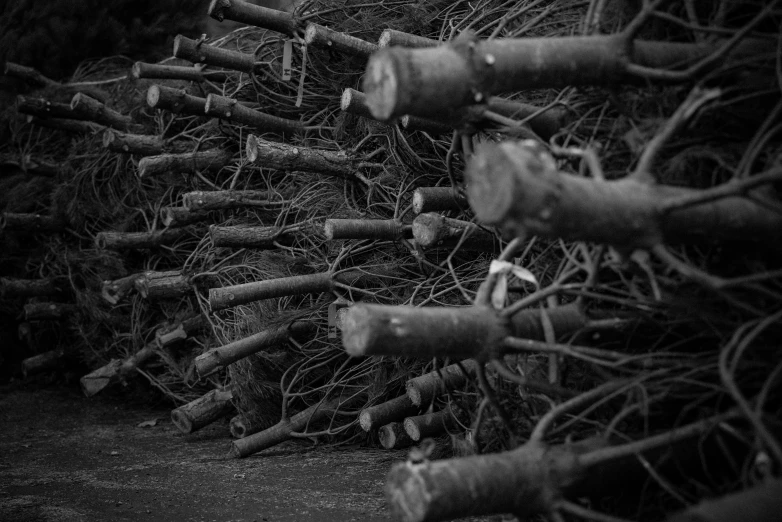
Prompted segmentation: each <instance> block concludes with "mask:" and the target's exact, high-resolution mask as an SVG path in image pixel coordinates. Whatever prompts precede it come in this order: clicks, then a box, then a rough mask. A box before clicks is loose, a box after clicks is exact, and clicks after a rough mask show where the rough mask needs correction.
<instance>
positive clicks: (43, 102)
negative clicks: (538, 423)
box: [16, 94, 84, 120]
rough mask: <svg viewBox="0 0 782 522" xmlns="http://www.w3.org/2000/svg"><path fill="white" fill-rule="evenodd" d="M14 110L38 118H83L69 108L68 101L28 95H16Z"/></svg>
mask: <svg viewBox="0 0 782 522" xmlns="http://www.w3.org/2000/svg"><path fill="white" fill-rule="evenodd" d="M16 111H17V112H18V113H21V114H29V115H30V116H37V117H39V118H65V119H71V120H83V119H84V118H82V117H80V114H79V113H77V112H76V111H74V110H73V109H72V108H71V105H70V104H69V103H62V102H52V101H49V100H47V99H44V98H32V97H29V96H22V95H21V94H20V95H19V96H17V97H16Z"/></svg>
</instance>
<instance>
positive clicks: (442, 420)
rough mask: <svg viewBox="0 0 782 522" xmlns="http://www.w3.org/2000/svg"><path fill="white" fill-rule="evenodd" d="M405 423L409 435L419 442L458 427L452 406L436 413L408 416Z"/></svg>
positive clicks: (411, 438)
mask: <svg viewBox="0 0 782 522" xmlns="http://www.w3.org/2000/svg"><path fill="white" fill-rule="evenodd" d="M403 425H404V428H405V432H406V433H407V436H408V437H410V440H412V441H414V442H419V441H421V440H423V439H426V438H429V437H437V436H438V435H441V434H443V433H445V432H446V431H450V430H454V429H456V428H457V427H458V424H457V423H456V421H455V420H454V417H453V414H452V413H451V409H450V408H446V409H444V410H440V411H436V412H434V413H425V414H423V415H416V416H414V417H408V418H406V419H405V421H404V423H403Z"/></svg>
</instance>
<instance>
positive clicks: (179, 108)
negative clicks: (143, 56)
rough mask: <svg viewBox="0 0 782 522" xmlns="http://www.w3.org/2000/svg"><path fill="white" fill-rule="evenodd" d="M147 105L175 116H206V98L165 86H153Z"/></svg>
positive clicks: (149, 91) (148, 95) (148, 91)
mask: <svg viewBox="0 0 782 522" xmlns="http://www.w3.org/2000/svg"><path fill="white" fill-rule="evenodd" d="M147 105H149V106H150V107H152V108H153V109H163V110H166V111H169V112H173V113H174V114H192V115H194V116H206V98H199V97H198V96H192V95H190V94H187V91H185V90H184V89H173V88H171V87H165V86H163V85H152V86H151V87H150V88H149V90H147Z"/></svg>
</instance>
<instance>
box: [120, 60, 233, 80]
mask: <svg viewBox="0 0 782 522" xmlns="http://www.w3.org/2000/svg"><path fill="white" fill-rule="evenodd" d="M130 74H131V76H133V78H135V79H137V80H138V79H142V78H144V79H163V80H185V81H190V82H203V81H206V80H211V81H215V82H224V81H225V80H226V78H228V75H227V74H226V73H225V72H224V71H203V70H201V69H200V68H197V67H185V66H181V65H160V64H154V63H144V62H136V63H134V64H133V68H132V69H131V72H130Z"/></svg>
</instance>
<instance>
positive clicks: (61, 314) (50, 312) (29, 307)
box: [24, 303, 79, 321]
mask: <svg viewBox="0 0 782 522" xmlns="http://www.w3.org/2000/svg"><path fill="white" fill-rule="evenodd" d="M78 311H79V307H78V306H76V305H73V304H64V303H27V304H26V305H24V319H25V321H62V320H64V319H67V318H68V317H70V316H72V315H74V314H76V313H77V312H78Z"/></svg>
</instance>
